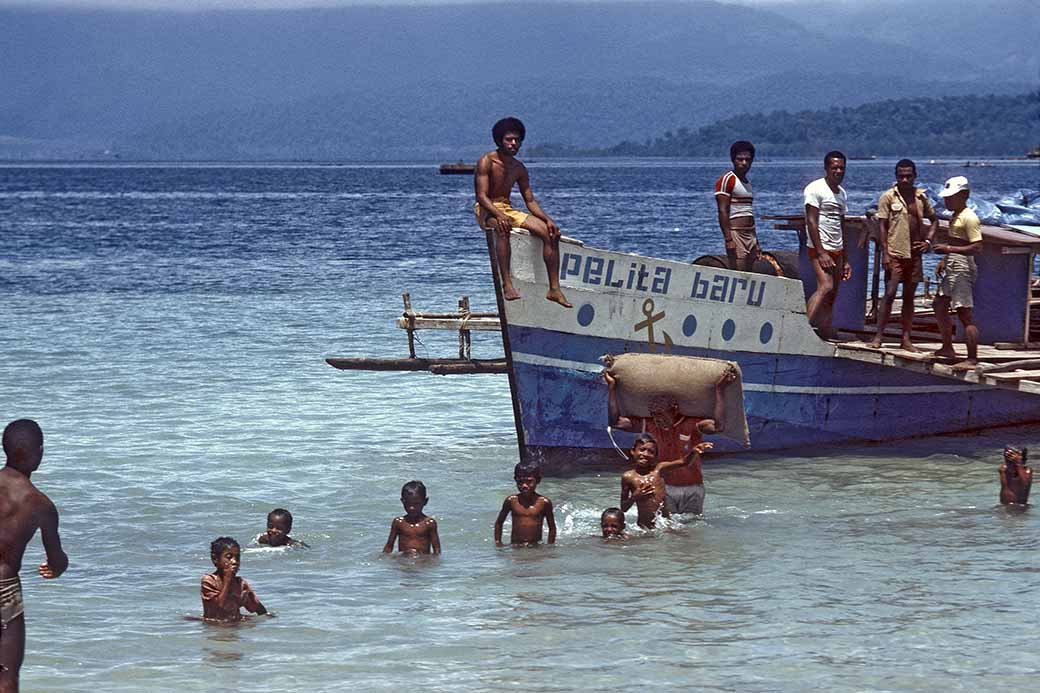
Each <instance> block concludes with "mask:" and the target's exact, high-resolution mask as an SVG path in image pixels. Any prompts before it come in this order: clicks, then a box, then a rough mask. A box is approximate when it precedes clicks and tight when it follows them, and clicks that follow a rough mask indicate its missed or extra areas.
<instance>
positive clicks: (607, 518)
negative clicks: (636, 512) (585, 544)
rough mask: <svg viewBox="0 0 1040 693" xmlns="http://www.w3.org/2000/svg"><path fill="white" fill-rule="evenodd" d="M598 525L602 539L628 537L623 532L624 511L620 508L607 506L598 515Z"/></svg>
mask: <svg viewBox="0 0 1040 693" xmlns="http://www.w3.org/2000/svg"><path fill="white" fill-rule="evenodd" d="M599 526H600V529H602V530H603V538H604V539H628V534H626V533H625V513H623V512H621V508H607V509H606V510H604V511H603V514H602V515H600V516H599Z"/></svg>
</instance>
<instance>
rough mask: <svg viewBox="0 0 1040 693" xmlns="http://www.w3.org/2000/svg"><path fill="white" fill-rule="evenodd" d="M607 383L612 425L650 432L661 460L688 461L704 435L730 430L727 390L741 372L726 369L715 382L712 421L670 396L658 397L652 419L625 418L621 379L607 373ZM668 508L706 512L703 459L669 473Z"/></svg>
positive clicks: (697, 457) (666, 476) (652, 407)
mask: <svg viewBox="0 0 1040 693" xmlns="http://www.w3.org/2000/svg"><path fill="white" fill-rule="evenodd" d="M603 379H604V380H606V381H607V412H608V418H609V420H610V421H609V423H610V425H611V426H613V427H614V428H617V429H620V430H622V431H633V432H640V433H649V434H650V435H651V436H652V437H653V439H654V441H655V442H656V445H657V449H658V452H659V457H660V458H663V459H665V460H676V459H680V458H686V456H687V455H690V454H691V453H695V451H696V447H697V445H698V444H699V443H700V442H701V439H702V436H704V435H712V434H715V433H722V432H723V431H724V430H725V428H726V388H728V387H729V386H730V385H731V384H732V383H734V382H736V380H737V371H736V369H735V368H733V367H732V366H730V367H728V368H726V369H725V370H724V371H723V372H722V375H721V376H720V377H719V379H718V381H717V382H716V383H715V406H714V411H713V412H712V414H713V416H712V418H710V419H696V418H692V417H687V416H683V415H682V413H681V412H680V411H679V405H678V403H677V402H676V401H675V400H674V399H672V398H670V397H654V398H653V399H652V400H651V401H650V403H649V412H648V413H649V414H650V416H648V417H641V416H621V413H620V412H621V408H620V407H619V405H618V399H617V377H616V376H615V375H614V374H612V373H611V372H610V371H609V370H607V371H603ZM664 483H665V509H666V510H667V511H668V512H670V513H691V514H693V515H700V514H701V513H703V512H704V476H703V474H702V473H701V458H700V455H699V454H694V456H693V458H692V459H690V463H689V464H688V465H683V466H680V467H677V468H674V469H670V470H668V471H665V473H664Z"/></svg>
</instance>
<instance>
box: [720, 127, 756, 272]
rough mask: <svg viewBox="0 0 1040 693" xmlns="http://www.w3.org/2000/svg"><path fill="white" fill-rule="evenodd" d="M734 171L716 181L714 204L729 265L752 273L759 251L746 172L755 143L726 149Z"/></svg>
mask: <svg viewBox="0 0 1040 693" xmlns="http://www.w3.org/2000/svg"><path fill="white" fill-rule="evenodd" d="M729 160H730V161H732V162H733V170H732V171H727V172H726V173H724V174H723V175H722V176H721V177H720V178H719V179H718V180H717V181H715V204H716V205H718V208H719V228H720V229H722V238H723V240H724V241H725V242H726V259H727V261H728V262H729V268H730V269H735V270H741V271H742V272H751V271H753V270H754V267H755V261H756V260H758V256H759V254H760V252H761V251H760V250H759V247H758V236H757V235H756V234H755V212H754V210H753V209H752V207H751V199H752V194H751V181H749V180H748V179H747V174H748V171H750V170H751V164H752V162H754V160H755V145H753V144H751V143H750V142H746V141H744V140H740V141H739V142H734V143H733V145H732V146H731V147H730V148H729Z"/></svg>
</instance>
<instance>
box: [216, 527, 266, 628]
mask: <svg viewBox="0 0 1040 693" xmlns="http://www.w3.org/2000/svg"><path fill="white" fill-rule="evenodd" d="M209 553H210V558H211V559H212V561H213V565H214V566H215V567H216V570H215V571H213V572H212V573H208V574H206V575H203V576H202V617H203V618H205V619H206V620H208V621H225V622H234V621H241V620H242V613H241V609H243V608H244V609H245V610H246V611H251V612H252V613H254V614H258V615H263V614H266V613H267V609H266V608H265V607H264V605H263V604H261V603H260V600H259V599H257V598H256V594H255V593H254V592H253V588H252V587H250V586H249V583H248V582H246V581H245V580H243V579H242V578H240V577H238V569H239V567H240V566H241V565H242V550H241V549H240V548H239V546H238V542H237V541H235V540H234V539H232V538H231V537H219V538H217V539H215V540H214V541H213V543H211V544H210V545H209Z"/></svg>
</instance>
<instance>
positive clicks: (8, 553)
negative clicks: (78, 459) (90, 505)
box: [0, 419, 69, 692]
mask: <svg viewBox="0 0 1040 693" xmlns="http://www.w3.org/2000/svg"><path fill="white" fill-rule="evenodd" d="M3 448H4V454H5V456H6V457H7V464H6V465H5V466H4V467H3V469H0V691H4V692H6V691H17V690H18V677H19V673H20V671H21V668H22V661H23V660H24V659H25V612H24V606H23V603H22V582H21V577H20V576H19V572H20V571H21V569H22V558H23V557H24V556H25V548H26V546H28V544H29V542H30V541H31V540H32V538H33V536H34V535H35V534H36V530H40V538H41V539H42V540H43V549H44V551H45V552H46V553H47V561H46V563H43V564H42V565H40V566H39V567H38V568H37V569H36V570H37V572H38V573H39V575H40V577H42V578H44V579H45V580H53V579H54V578H57V577H59V576H61V574H62V573H64V572H65V570H66V568H68V567H69V557H68V556H66V555H65V551H63V550H62V548H61V537H60V536H58V510H57V508H55V507H54V503H52V502H51V499H50V498H48V497H47V496H46V495H45V494H44V493H43V492H42V491H40V490H39V489H38V488H36V486H35V485H33V483H32V481H31V480H30V477H31V476H32V474H33V472H35V471H36V470H37V469H38V468H39V466H40V462H42V461H43V431H42V430H41V429H40V426H39V424H37V423H36V422H35V421H33V420H32V419H18V420H17V421H12V422H11V423H9V424H7V426H6V427H5V428H4V434H3Z"/></svg>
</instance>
